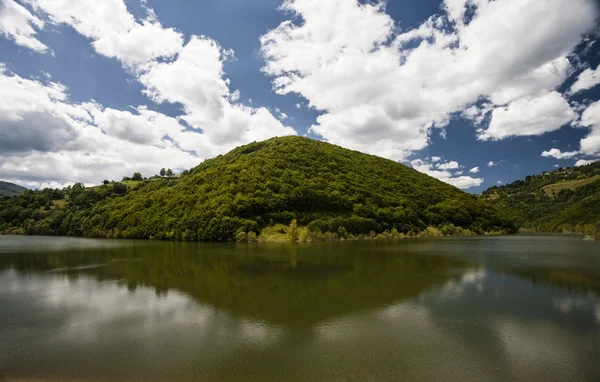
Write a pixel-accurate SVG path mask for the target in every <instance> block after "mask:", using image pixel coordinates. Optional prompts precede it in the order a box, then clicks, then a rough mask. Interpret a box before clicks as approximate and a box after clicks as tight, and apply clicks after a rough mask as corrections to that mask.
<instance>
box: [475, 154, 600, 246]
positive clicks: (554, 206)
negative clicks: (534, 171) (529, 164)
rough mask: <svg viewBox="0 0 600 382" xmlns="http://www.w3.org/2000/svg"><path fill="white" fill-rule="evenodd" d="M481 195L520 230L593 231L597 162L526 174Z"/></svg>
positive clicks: (598, 213)
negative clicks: (522, 178) (521, 178)
mask: <svg viewBox="0 0 600 382" xmlns="http://www.w3.org/2000/svg"><path fill="white" fill-rule="evenodd" d="M481 197H482V198H483V200H485V201H488V202H490V203H492V204H494V205H495V206H497V207H498V208H499V209H500V210H502V211H503V213H504V214H505V216H506V217H508V218H509V219H511V220H513V221H514V222H515V224H516V225H517V227H519V228H520V229H522V230H531V231H542V232H574V233H581V234H587V235H593V234H594V233H595V231H597V229H598V224H600V162H596V163H592V164H589V165H586V166H579V167H573V168H560V169H558V170H555V171H552V172H544V173H542V174H540V175H535V176H527V177H526V178H525V179H524V180H518V181H516V182H513V183H511V184H507V185H504V186H494V187H491V188H489V189H488V190H486V191H484V192H483V193H482V194H481Z"/></svg>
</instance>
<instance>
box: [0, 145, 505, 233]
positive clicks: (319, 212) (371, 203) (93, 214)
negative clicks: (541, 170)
mask: <svg viewBox="0 0 600 382" xmlns="http://www.w3.org/2000/svg"><path fill="white" fill-rule="evenodd" d="M52 192H54V193H57V194H56V195H50V194H51V193H52ZM60 192H62V193H63V195H59V194H60ZM39 193H40V194H36V193H34V192H31V193H26V194H25V195H24V196H23V198H24V199H27V200H31V201H32V203H33V201H34V200H35V199H36V198H39V196H40V195H44V196H43V197H42V198H41V199H40V200H37V201H35V203H34V205H37V206H38V209H37V210H36V209H35V208H33V209H30V210H29V211H26V212H23V211H21V212H19V208H21V209H23V204H25V203H21V204H19V205H18V207H17V206H16V205H15V204H18V203H14V202H13V201H10V200H8V201H4V202H5V203H6V204H10V205H11V208H13V209H12V210H11V211H12V212H11V213H10V214H8V213H0V219H2V220H0V229H1V227H2V223H3V224H4V230H10V229H12V228H11V227H18V228H20V229H22V230H23V232H25V233H31V234H54V235H81V236H93V237H123V238H152V239H175V240H199V241H230V240H234V239H235V238H236V234H237V233H239V232H242V231H243V232H244V233H254V234H258V233H260V231H261V230H262V229H264V228H265V227H268V226H274V225H276V224H278V223H279V224H285V225H289V224H290V221H291V220H292V219H297V220H298V223H299V224H300V225H301V226H306V227H307V228H308V230H309V231H310V232H311V233H313V234H314V236H313V237H314V238H319V237H320V236H319V234H320V233H323V232H331V233H332V235H333V234H335V235H341V236H347V235H350V234H352V235H360V234H370V235H373V234H374V233H378V232H380V233H381V232H385V231H386V230H387V231H392V230H396V231H398V232H401V233H406V234H410V233H416V232H420V231H423V230H425V229H426V228H427V227H428V226H433V227H437V228H439V229H441V230H442V231H443V232H444V233H453V232H455V231H456V232H459V233H460V232H464V231H465V230H469V231H468V233H470V232H474V233H479V234H482V233H484V232H488V231H510V230H511V229H514V226H513V225H512V224H511V222H510V221H509V220H507V219H503V218H501V217H500V215H499V213H498V212H497V211H496V209H495V208H493V207H492V206H490V205H489V204H487V203H485V202H483V201H480V200H478V198H477V197H475V196H473V195H470V194H467V193H465V192H463V191H460V190H459V189H457V188H455V187H453V186H450V185H448V184H446V183H443V182H441V181H439V180H437V179H434V178H431V177H429V176H427V175H424V174H422V173H420V172H417V171H416V170H414V169H411V168H409V167H407V166H404V165H402V164H400V163H397V162H394V161H391V160H387V159H383V158H380V157H376V156H373V155H367V154H363V153H360V152H357V151H351V150H347V149H344V148H341V147H338V146H335V145H332V144H329V143H325V142H320V141H315V140H311V139H308V138H302V137H283V138H273V139H270V140H267V141H263V142H255V143H251V144H248V145H245V146H241V147H238V148H236V149H234V150H232V151H231V152H229V153H228V154H225V155H220V156H218V157H216V158H213V159H209V160H206V161H204V162H203V163H202V164H200V165H199V166H197V167H195V168H193V169H191V170H190V171H186V172H185V175H182V176H181V177H179V178H176V179H154V180H153V181H142V182H140V183H139V184H138V185H137V186H135V188H134V189H133V190H129V189H128V188H127V187H125V186H124V185H122V184H121V183H113V184H109V185H103V186H101V187H95V188H93V189H85V188H84V187H83V186H82V185H79V184H76V185H75V186H73V187H70V188H68V189H65V190H58V191H57V190H54V191H52V190H42V191H40V192H39ZM36 195H37V196H36ZM62 197H65V198H66V199H67V202H66V203H63V205H58V206H57V205H56V203H54V202H52V203H50V201H52V200H55V199H61V198H62ZM40 206H43V208H42V210H40V209H39V207H40ZM7 207H9V206H7ZM0 210H1V209H0ZM459 227H460V228H459ZM428 232H434V233H435V232H437V230H430V231H428ZM325 237H333V236H325Z"/></svg>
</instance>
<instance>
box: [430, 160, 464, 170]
mask: <svg viewBox="0 0 600 382" xmlns="http://www.w3.org/2000/svg"><path fill="white" fill-rule="evenodd" d="M435 167H436V168H439V169H440V170H456V169H457V168H459V167H460V166H459V165H458V162H456V161H450V162H446V163H438V164H436V165H435Z"/></svg>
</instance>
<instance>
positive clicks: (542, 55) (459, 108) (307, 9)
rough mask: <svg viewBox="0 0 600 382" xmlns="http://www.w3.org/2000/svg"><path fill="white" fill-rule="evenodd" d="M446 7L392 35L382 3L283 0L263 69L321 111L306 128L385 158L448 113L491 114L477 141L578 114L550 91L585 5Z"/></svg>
mask: <svg viewBox="0 0 600 382" xmlns="http://www.w3.org/2000/svg"><path fill="white" fill-rule="evenodd" d="M443 4H444V6H443V9H444V11H442V14H441V15H436V16H432V17H431V18H430V19H428V20H427V21H426V22H424V23H423V24H422V25H420V26H419V27H418V28H415V29H412V30H407V31H403V32H398V28H397V26H396V25H395V23H394V21H393V20H392V19H391V17H390V16H389V15H388V14H387V13H386V12H385V8H384V6H383V5H382V3H372V2H367V3H366V4H363V3H359V2H358V1H356V0H331V1H327V2H323V1H320V0H287V1H285V2H284V3H283V5H282V9H283V10H285V11H287V12H288V14H289V15H290V19H289V20H287V21H284V22H283V23H281V24H280V25H279V26H278V27H277V28H275V29H273V30H271V31H269V32H268V33H266V34H265V35H264V36H262V37H261V52H262V55H263V57H264V58H265V60H266V64H265V66H264V68H263V70H264V72H265V73H266V74H268V75H269V76H272V77H273V85H274V89H275V91H276V92H278V93H279V94H289V93H296V94H299V95H301V96H303V97H304V98H306V99H307V100H308V101H309V106H310V107H314V108H315V109H317V110H320V111H321V112H322V114H321V115H320V116H319V117H318V118H317V123H316V124H314V125H313V126H312V128H311V130H312V132H314V133H316V134H318V135H321V136H322V137H324V138H325V139H326V140H328V141H331V142H334V143H337V144H340V145H342V146H346V147H350V148H353V149H358V150H362V151H367V152H370V153H374V154H378V155H382V156H386V157H389V158H392V159H403V158H405V157H406V155H407V153H410V152H412V151H415V150H419V149H422V148H424V147H426V146H427V145H428V144H429V135H430V134H431V131H432V129H434V128H436V127H437V128H443V127H445V126H446V125H447V124H448V122H449V120H450V115H451V114H452V113H455V112H462V115H463V116H465V117H467V118H469V119H471V120H473V121H474V122H475V123H481V122H482V121H483V120H484V117H485V115H486V114H487V113H488V112H489V111H490V110H493V111H492V112H491V122H490V126H489V127H486V126H481V130H480V131H479V133H478V136H479V138H480V139H504V138H508V137H511V136H516V135H541V134H543V133H545V132H547V131H552V130H556V129H558V128H559V127H560V126H561V125H563V124H566V123H569V122H571V121H572V120H573V119H575V118H576V115H575V113H574V112H573V111H572V110H571V109H570V107H569V105H568V103H567V102H566V101H565V100H564V99H563V98H562V97H561V95H560V94H558V93H555V92H554V91H555V89H556V88H557V87H558V86H559V85H560V84H562V83H563V82H564V80H565V79H566V77H567V76H568V73H569V70H570V63H569V60H568V59H567V56H568V55H569V54H570V53H571V52H572V51H573V49H574V48H575V46H576V45H577V44H578V43H579V42H580V41H581V39H582V34H583V33H585V32H587V31H590V30H592V29H593V28H594V24H595V18H596V17H597V10H596V7H595V5H594V2H593V1H591V0H574V1H568V2H566V1H563V0H547V1H538V0H497V1H488V0H468V1H467V0H446V1H445V2H444V3H443ZM467 8H468V9H469V11H467ZM467 13H470V14H471V15H472V17H470V20H469V22H466V21H465V19H464V15H465V14H467ZM481 100H484V101H485V102H483V103H482V102H481ZM522 113H525V114H524V115H523V114H522ZM517 126H518V127H517Z"/></svg>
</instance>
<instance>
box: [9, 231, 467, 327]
mask: <svg viewBox="0 0 600 382" xmlns="http://www.w3.org/2000/svg"><path fill="white" fill-rule="evenodd" d="M378 248H380V246H378V245H376V244H371V243H367V244H359V245H357V244H355V243H347V244H344V243H334V244H331V245H330V244H323V245H307V246H302V245H300V246H292V245H282V246H268V245H264V246H263V245H260V246H253V245H248V246H239V245H238V246H235V245H197V244H186V243H145V242H142V243H140V244H139V245H134V246H130V247H122V248H109V249H101V250H93V251H90V250H87V251H85V250H75V251H68V252H62V253H56V252H47V253H43V254H19V255H3V256H2V257H1V259H0V268H6V267H9V266H13V267H14V268H15V269H16V270H17V271H18V272H45V271H50V270H52V271H54V272H59V273H64V274H67V275H69V277H73V278H77V276H78V275H80V274H85V275H90V276H93V277H95V278H97V279H98V280H120V281H122V282H123V283H124V284H126V285H127V287H128V288H129V289H130V290H134V289H135V288H136V287H137V286H138V285H144V286H149V287H153V288H155V289H156V291H157V294H159V295H160V294H162V293H164V292H166V291H168V290H169V289H175V290H178V291H180V292H183V293H186V294H189V295H190V296H192V297H193V298H195V299H196V300H198V301H199V302H200V303H201V304H206V305H210V306H212V307H214V308H216V309H219V310H225V311H227V312H228V313H230V314H233V315H236V316H243V317H248V318H252V319H258V320H264V321H267V322H269V323H272V324H277V325H283V326H306V325H314V324H317V323H318V322H321V321H323V320H327V319H330V318H334V317H339V316H342V315H345V314H348V313H352V312H358V311H362V310H368V309H375V308H380V307H382V306H386V305H388V304H391V303H394V302H397V301H399V300H404V299H409V298H412V297H415V296H418V295H419V294H421V293H423V292H424V291H426V290H429V289H431V288H434V287H436V286H439V285H441V284H443V283H444V282H446V281H448V280H449V279H451V278H453V277H456V276H457V275H458V274H460V272H461V269H463V268H465V266H466V265H465V264H464V263H461V262H459V261H457V260H453V259H450V258H447V257H442V256H434V255H427V256H422V255H417V254H411V253H402V252H400V253H390V252H387V253H381V252H379V250H378ZM200 251H201V252H200Z"/></svg>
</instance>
